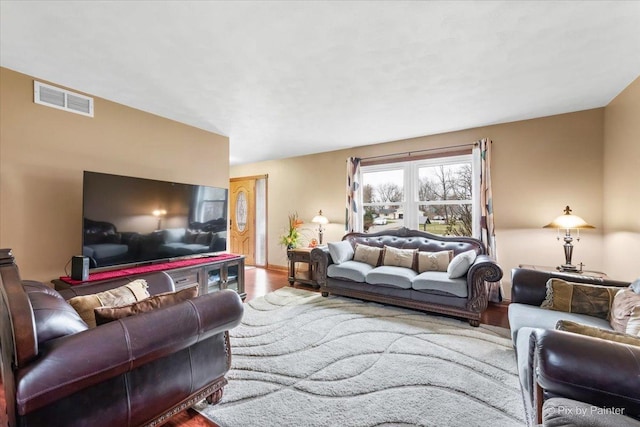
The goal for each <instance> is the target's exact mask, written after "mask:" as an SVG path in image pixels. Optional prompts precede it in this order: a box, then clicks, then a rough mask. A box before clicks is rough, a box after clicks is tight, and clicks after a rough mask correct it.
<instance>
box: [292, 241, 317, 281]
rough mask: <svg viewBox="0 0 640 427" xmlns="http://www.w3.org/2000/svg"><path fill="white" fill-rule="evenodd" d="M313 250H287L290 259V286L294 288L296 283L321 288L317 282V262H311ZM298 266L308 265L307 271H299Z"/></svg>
mask: <svg viewBox="0 0 640 427" xmlns="http://www.w3.org/2000/svg"><path fill="white" fill-rule="evenodd" d="M312 249H313V248H294V249H288V250H287V258H289V285H290V286H293V284H294V283H295V282H298V283H303V284H305V285H312V286H313V287H315V288H319V287H320V285H318V282H317V281H316V271H317V267H318V266H317V264H318V263H317V262H313V261H311V250H312ZM296 264H307V269H306V270H298V269H297V265H296Z"/></svg>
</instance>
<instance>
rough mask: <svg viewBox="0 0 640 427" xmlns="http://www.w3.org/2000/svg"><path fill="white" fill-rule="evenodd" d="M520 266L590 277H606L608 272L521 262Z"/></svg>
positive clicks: (528, 268)
mask: <svg viewBox="0 0 640 427" xmlns="http://www.w3.org/2000/svg"><path fill="white" fill-rule="evenodd" d="M518 267H519V268H526V269H527V270H537V271H547V272H550V273H563V274H569V275H575V276H588V277H598V278H601V279H604V278H606V277H608V276H607V274H606V273H603V272H601V271H590V270H582V271H563V270H560V269H558V268H557V267H548V266H542V265H532V264H520V265H518Z"/></svg>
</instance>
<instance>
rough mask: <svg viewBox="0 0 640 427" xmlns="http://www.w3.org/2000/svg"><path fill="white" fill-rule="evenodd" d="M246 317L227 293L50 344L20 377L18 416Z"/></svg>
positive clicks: (237, 299)
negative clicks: (53, 391) (243, 316)
mask: <svg viewBox="0 0 640 427" xmlns="http://www.w3.org/2000/svg"><path fill="white" fill-rule="evenodd" d="M242 313H243V306H242V301H241V300H240V297H239V296H238V294H237V293H235V292H234V291H231V290H223V291H219V292H215V293H212V294H207V295H202V296H200V297H198V298H195V299H193V300H188V301H183V302H181V303H179V304H176V305H173V306H170V307H165V308H160V309H157V310H154V311H152V312H149V313H143V314H139V315H136V316H131V317H127V318H124V319H120V320H117V321H114V322H111V323H108V324H106V325H101V326H98V327H96V328H94V329H90V330H87V331H83V332H79V333H76V334H73V335H68V336H65V337H62V338H59V339H55V340H51V341H49V342H47V343H46V344H45V345H43V347H42V349H41V350H42V351H41V352H40V355H39V359H38V360H37V361H35V362H34V363H32V364H30V365H29V366H27V367H26V368H24V369H23V370H21V371H19V373H18V376H19V380H18V381H17V384H18V392H17V398H18V399H17V404H18V410H19V412H20V413H28V412H31V411H33V410H35V409H38V408H40V407H43V406H45V405H47V404H49V403H52V402H53V401H54V400H56V399H60V398H61V397H65V396H68V395H70V394H72V393H75V392H77V391H79V390H82V389H84V388H86V387H89V386H92V385H95V384H98V383H100V382H103V381H105V380H107V379H109V378H113V377H116V376H118V375H121V374H123V373H125V372H128V371H132V370H133V369H135V368H137V367H139V366H141V365H144V364H146V363H149V362H151V361H154V360H157V359H160V358H162V357H164V356H168V355H170V354H173V353H175V352H177V351H180V350H182V349H185V348H187V347H189V346H191V345H193V344H195V343H197V342H199V341H202V340H205V339H207V338H209V337H212V336H214V335H216V334H219V333H222V332H225V331H227V330H229V329H231V328H234V327H235V326H237V325H238V324H239V323H240V321H241V319H242ZM78 349H82V351H78ZM52 390H55V393H52V392H51V391H52ZM39 396H41V397H39ZM25 402H27V403H25ZM27 405H28V407H27Z"/></svg>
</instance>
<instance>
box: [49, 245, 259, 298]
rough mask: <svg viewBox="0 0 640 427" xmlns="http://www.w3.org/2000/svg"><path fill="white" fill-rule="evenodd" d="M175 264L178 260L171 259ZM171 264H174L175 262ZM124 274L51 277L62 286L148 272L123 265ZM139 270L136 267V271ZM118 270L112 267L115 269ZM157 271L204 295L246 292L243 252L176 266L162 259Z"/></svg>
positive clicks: (131, 276)
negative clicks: (96, 277) (75, 278)
mask: <svg viewBox="0 0 640 427" xmlns="http://www.w3.org/2000/svg"><path fill="white" fill-rule="evenodd" d="M175 264H179V263H175ZM175 264H174V265H175ZM126 270H127V274H125V275H119V276H118V277H113V278H110V279H109V278H108V279H104V280H91V275H89V280H88V281H86V282H75V281H74V282H72V283H73V284H71V283H69V282H68V281H65V280H63V278H60V279H55V280H52V281H51V282H52V283H53V284H54V286H55V288H56V289H57V290H60V289H66V288H69V287H71V286H76V285H83V284H87V283H92V284H96V283H105V282H109V281H113V280H120V279H122V278H130V279H131V280H134V279H135V278H136V276H140V275H143V274H148V273H149V272H148V271H146V270H144V269H143V268H140V269H136V268H135V267H134V268H129V269H126ZM137 270H140V271H137ZM117 271H118V270H114V272H117ZM157 271H164V272H166V273H167V274H168V275H169V276H171V278H172V279H173V282H174V283H175V286H176V289H181V288H185V287H188V286H192V285H195V284H197V285H198V287H199V289H198V291H199V292H198V293H199V294H200V295H204V294H205V293H210V292H215V291H219V290H221V289H233V290H234V291H236V292H237V293H238V294H239V295H240V297H241V298H242V300H244V299H245V297H246V296H247V294H246V292H245V290H244V256H243V255H234V256H228V255H227V256H225V257H215V256H214V257H209V258H202V259H201V260H200V262H198V263H197V264H193V265H189V266H186V267H185V266H177V267H173V268H172V263H170V262H168V263H164V264H163V265H162V268H160V269H158V270H157Z"/></svg>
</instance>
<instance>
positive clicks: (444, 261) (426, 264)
mask: <svg viewBox="0 0 640 427" xmlns="http://www.w3.org/2000/svg"><path fill="white" fill-rule="evenodd" d="M451 259H453V251H440V252H418V272H419V273H424V272H425V271H442V272H445V271H447V267H449V263H450V262H451Z"/></svg>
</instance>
